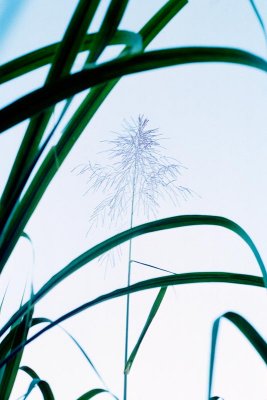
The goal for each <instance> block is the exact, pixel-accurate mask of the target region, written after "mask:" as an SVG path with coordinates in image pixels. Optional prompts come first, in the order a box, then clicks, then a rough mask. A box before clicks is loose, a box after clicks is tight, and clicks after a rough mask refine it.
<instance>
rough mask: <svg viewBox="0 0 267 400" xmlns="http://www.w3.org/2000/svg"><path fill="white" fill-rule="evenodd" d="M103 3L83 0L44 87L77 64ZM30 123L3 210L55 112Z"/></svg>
mask: <svg viewBox="0 0 267 400" xmlns="http://www.w3.org/2000/svg"><path fill="white" fill-rule="evenodd" d="M99 2H100V0H91V1H90V2H88V1H87V0H80V1H79V3H78V6H77V7H76V10H75V12H74V14H73V17H72V19H71V21H70V23H69V26H68V27H67V30H66V32H65V35H64V38H63V40H62V41H61V42H60V45H59V47H58V51H57V53H56V55H55V59H54V62H53V64H52V65H51V68H50V71H49V73H48V76H47V79H46V83H45V85H53V84H54V83H55V82H56V81H57V80H58V79H59V78H60V77H61V76H65V75H67V74H68V73H69V72H70V70H71V67H72V65H73V63H74V61H75V58H76V56H77V54H78V52H79V49H80V47H81V45H82V43H83V41H84V37H85V35H86V32H87V29H88V27H89V25H90V23H91V21H92V19H93V17H94V15H95V12H96V9H97V7H98V4H99ZM40 111H42V112H41V113H40V114H39V115H38V116H35V117H34V118H33V119H32V120H31V121H30V124H29V126H28V128H27V130H26V133H25V135H24V138H23V141H22V144H21V146H20V148H19V151H18V154H17V156H16V159H15V162H14V164H13V167H12V169H11V172H10V175H9V178H8V181H7V184H6V186H5V189H4V192H3V194H2V197H1V203H2V208H3V209H5V208H6V207H7V205H8V204H9V203H10V201H11V200H12V197H13V196H14V195H13V191H14V188H15V187H16V186H17V185H19V182H20V181H21V179H23V178H24V173H25V172H24V171H27V169H28V165H29V164H31V163H32V161H33V159H34V158H35V154H36V151H37V149H38V146H39V144H40V142H41V140H42V137H43V134H44V131H45V128H46V126H47V124H48V122H49V119H50V117H51V115H52V112H53V107H52V108H50V109H44V108H43V109H42V110H40Z"/></svg>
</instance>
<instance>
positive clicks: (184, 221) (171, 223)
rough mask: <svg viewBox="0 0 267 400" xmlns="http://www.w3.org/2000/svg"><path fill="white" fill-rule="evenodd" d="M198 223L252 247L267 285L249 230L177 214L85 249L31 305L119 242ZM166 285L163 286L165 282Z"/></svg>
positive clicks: (206, 217)
mask: <svg viewBox="0 0 267 400" xmlns="http://www.w3.org/2000/svg"><path fill="white" fill-rule="evenodd" d="M198 225H207V226H208V225H210V226H220V227H223V228H226V229H229V230H230V231H232V232H234V233H235V234H237V235H238V236H239V237H240V238H241V239H242V240H243V241H244V242H245V243H246V244H247V245H248V246H249V248H250V249H251V251H252V253H253V254H254V256H255V259H256V261H257V263H258V266H259V268H260V271H261V274H262V276H263V281H264V284H265V286H266V287H267V274H266V269H265V265H264V263H263V261H262V258H261V256H260V254H259V252H258V250H257V248H256V246H255V244H254V243H253V241H252V239H251V238H250V236H249V235H248V234H247V233H246V231H245V230H244V229H242V228H241V227H240V226H239V225H238V224H236V223H235V222H233V221H231V220H229V219H227V218H224V217H219V216H210V215H179V216H176V217H170V218H165V219H161V220H156V221H152V222H148V223H146V224H143V225H139V226H136V227H134V228H132V229H128V230H126V231H124V232H121V233H119V234H117V235H115V236H113V237H111V238H109V239H107V240H105V241H103V242H101V243H100V244H98V245H96V246H94V247H92V248H91V249H89V250H88V251H86V252H84V253H83V254H81V255H80V256H78V257H77V258H75V259H74V260H73V261H71V262H70V263H69V264H68V265H67V266H66V267H64V268H62V269H61V270H60V271H59V272H58V273H57V274H55V275H54V276H53V277H52V278H51V279H50V280H49V281H48V282H47V283H46V284H45V285H44V286H43V287H42V288H41V289H40V290H39V291H38V292H37V293H36V294H35V295H34V296H33V298H32V299H31V301H32V303H31V304H32V305H34V304H35V303H36V302H37V301H39V300H40V299H41V298H42V297H44V296H45V295H46V294H47V293H48V292H49V291H50V290H52V289H53V288H54V287H56V286H57V285H58V284H59V283H60V282H62V281H63V280H64V279H66V278H67V277H68V276H70V275H71V274H73V273H74V272H75V271H77V270H78V269H79V268H81V267H82V266H84V265H85V264H87V263H89V262H90V261H92V260H94V259H95V258H97V257H99V256H100V255H102V254H103V253H105V252H107V251H108V250H111V249H112V248H113V247H115V246H118V245H119V244H121V243H123V242H125V241H127V240H130V239H133V238H134V237H137V236H140V235H144V234H146V233H151V232H157V231H162V230H166V229H173V228H181V227H185V226H198ZM162 286H164V285H162ZM27 307H29V303H26V304H25V305H24V306H22V307H21V308H20V310H18V311H17V312H16V313H15V314H14V315H13V317H11V319H10V320H9V321H8V322H7V323H6V324H5V326H4V327H3V328H2V329H1V331H0V336H1V335H2V334H3V333H4V332H5V331H6V330H7V329H8V328H9V327H10V326H11V325H12V324H13V323H14V322H15V321H16V320H17V319H18V318H20V317H21V316H22V315H24V314H25V313H26V311H27Z"/></svg>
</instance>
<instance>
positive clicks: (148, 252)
mask: <svg viewBox="0 0 267 400" xmlns="http://www.w3.org/2000/svg"><path fill="white" fill-rule="evenodd" d="M2 1H3V0H2ZM0 2H1V0H0ZM76 3H77V2H76V1H72V0H68V1H66V0H64V1H63V0H57V1H50V0H49V1H48V0H28V1H26V2H25V6H24V7H23V8H22V9H21V10H20V13H19V14H18V15H17V17H16V19H15V20H14V22H13V25H12V27H11V29H9V30H8V31H7V32H6V36H5V41H6V42H5V45H4V47H3V51H2V53H1V55H0V57H1V62H4V61H6V60H9V59H11V58H12V57H15V56H19V55H21V54H24V53H26V52H28V51H31V50H33V49H35V48H39V47H41V46H44V45H47V44H49V43H51V42H54V41H56V40H60V38H61V37H62V34H63V31H64V28H65V26H66V23H67V21H68V19H69V18H70V16H71V13H72V12H73V10H74V7H75V4H76ZM107 4H108V2H107V1H103V4H102V7H103V8H102V12H103V11H104V10H105V6H106V5H107ZM162 4H164V1H159V0H157V1H156V0H154V1H153V2H152V1H150V0H146V1H145V2H144V1H141V0H132V1H130V4H129V7H128V10H127V14H126V16H125V18H124V19H123V21H122V24H121V28H123V29H132V30H138V29H139V28H140V27H141V26H142V25H143V24H144V22H145V21H146V20H147V19H148V18H149V16H150V15H152V14H153V13H154V12H155V11H156V10H157V9H158V8H159V7H160V6H161V5H162ZM257 5H258V7H259V9H260V11H261V13H262V16H263V19H264V20H265V21H266V19H267V5H266V2H265V1H263V0H261V1H257ZM100 16H101V13H100V14H99V19H98V21H95V22H94V26H93V28H94V29H97V27H98V24H99V20H100ZM93 28H92V30H93ZM191 45H213V46H232V47H237V48H241V49H244V50H247V51H251V52H253V53H255V54H257V55H260V56H262V57H265V55H266V44H265V42H264V35H263V33H262V31H261V29H260V27H259V24H258V22H257V19H256V17H255V14H254V13H253V12H252V8H251V6H250V2H249V1H248V0H235V1H234V2H233V1H230V0H224V1H222V0H218V1H215V0H191V1H189V4H188V5H187V6H186V7H185V8H184V9H183V10H182V11H181V13H180V14H179V15H178V16H177V17H176V18H174V19H173V21H171V23H170V24H169V25H168V26H167V27H166V29H164V31H163V32H162V33H161V34H160V35H159V36H158V38H157V39H156V40H155V41H154V42H153V43H152V44H151V46H150V49H157V48H164V47H176V46H191ZM106 57H108V54H107V55H106ZM46 72H47V68H43V69H42V70H40V71H38V72H35V73H34V74H31V75H30V74H28V75H27V76H25V77H23V78H20V79H18V80H17V82H15V81H11V82H10V83H8V84H6V85H4V86H3V88H1V89H0V90H1V92H0V101H1V105H5V104H8V103H9V102H10V101H12V99H14V98H16V97H17V96H20V95H22V94H24V93H27V92H28V91H30V90H32V89H33V88H35V87H38V86H39V85H40V84H41V83H42V81H43V79H44V77H45V73H46ZM266 89H267V81H266V75H265V74H264V73H263V72H259V71H256V70H253V69H249V68H247V67H239V66H236V65H235V66H233V65H223V64H212V65H207V64H205V65H197V64H195V65H187V66H186V65H185V66H179V67H173V68H166V69H164V70H160V71H153V72H145V73H142V74H138V75H132V76H129V77H127V78H125V79H123V80H121V82H120V83H119V84H118V85H117V86H116V88H115V89H114V90H113V92H112V93H111V95H110V96H109V98H108V99H107V100H106V101H105V103H104V104H103V105H102V107H101V108H100V110H99V111H98V112H97V114H96V115H95V117H94V118H93V120H92V121H91V123H90V125H89V126H88V127H87V128H86V130H85V132H84V134H83V135H82V137H81V138H80V139H79V141H78V142H77V144H76V146H75V147H74V149H73V150H72V151H71V153H70V154H69V156H68V157H67V159H66V161H65V162H64V164H63V166H62V168H60V170H59V171H58V173H57V175H56V177H55V179H54V180H53V182H52V183H51V185H50V187H49V188H48V190H47V193H46V194H45V196H44V198H43V199H42V201H41V202H40V205H39V207H38V209H37V210H36V212H35V214H34V216H33V218H32V219H31V221H30V222H29V224H28V226H27V227H26V232H27V233H28V234H29V235H30V237H31V239H32V243H33V246H34V251H35V257H36V260H35V265H34V267H33V268H34V288H35V290H36V289H38V288H39V287H40V286H41V285H42V284H43V283H44V282H45V281H46V280H47V279H48V278H50V277H51V276H52V275H53V274H54V273H55V272H56V271H58V270H59V269H60V268H61V267H63V266H64V265H65V264H66V263H67V262H69V261H71V260H72V259H73V258H74V257H76V256H77V255H78V254H80V253H81V252H83V251H85V250H86V249H88V248H89V247H90V246H92V245H93V244H95V243H97V242H99V241H101V240H103V239H104V238H106V237H108V236H110V235H112V234H113V233H115V232H116V229H118V228H115V229H114V230H110V229H108V228H107V227H104V228H101V227H100V228H99V229H98V230H97V231H96V232H94V234H93V235H88V236H86V232H87V230H88V220H89V217H90V213H91V212H92V211H93V209H94V206H95V205H96V204H98V203H99V201H101V200H102V198H103V194H101V193H97V194H94V195H90V194H89V195H87V196H83V193H84V192H85V190H86V178H85V177H84V176H80V177H76V176H75V175H74V174H73V173H71V170H72V169H73V167H75V166H76V165H77V164H79V163H83V162H84V163H86V162H87V161H88V160H91V161H92V162H99V163H101V162H103V163H104V162H107V161H106V160H105V159H104V158H103V155H102V154H99V151H101V150H102V149H103V143H101V141H102V140H106V139H109V138H111V137H112V133H111V132H112V131H120V129H121V126H122V122H123V119H124V118H126V119H129V118H131V117H134V118H136V117H137V115H138V114H140V113H141V114H145V115H146V116H147V117H148V118H149V119H150V121H151V127H158V128H159V131H160V133H162V134H163V135H164V136H165V137H167V138H168V140H166V141H165V142H164V146H165V147H166V153H168V155H170V156H172V157H175V158H177V159H178V160H179V161H181V162H182V163H183V164H184V165H185V166H187V167H188V169H187V170H185V172H184V174H183V176H182V177H181V184H184V185H186V186H189V187H190V188H192V189H193V190H194V191H195V192H196V193H197V194H198V196H197V195H195V197H194V198H192V199H191V200H190V201H188V202H184V203H183V202H182V203H181V205H180V207H179V208H177V207H174V206H173V205H171V204H170V203H167V202H166V203H164V204H162V207H161V209H160V212H159V214H158V217H159V218H161V217H165V216H170V215H176V214H213V215H221V216H224V217H227V218H230V219H233V220H234V221H235V222H237V223H239V224H240V225H241V226H242V227H243V228H244V229H246V230H247V232H248V233H249V234H250V235H251V237H252V239H253V240H254V242H255V243H256V245H257V247H258V249H259V250H260V253H261V255H262V257H263V259H264V261H265V262H267V248H266V228H265V227H266V221H267V207H266V192H267V191H266V173H267V167H266V159H267V146H266V144H267V143H266V106H267V90H266ZM81 96H82V95H81ZM81 96H77V100H75V104H78V101H79V99H80V98H81ZM25 126H26V123H23V124H21V125H20V126H17V127H14V128H12V129H10V130H9V131H8V132H7V133H4V134H2V135H1V137H0V162H1V177H0V185H1V186H3V185H4V181H5V179H6V176H7V174H8V170H9V168H10V166H11V163H12V160H13V157H14V154H15V152H16V149H17V147H18V145H19V142H20V140H21V138H22V134H23V131H24V129H25ZM61 128H62V127H60V129H59V131H58V133H57V136H56V138H55V139H54V140H55V141H56V140H57V138H58V137H59V135H60V131H61ZM0 191H1V189H0ZM136 221H138V222H144V218H142V216H139V217H138V219H137V220H136ZM125 247H127V246H124V248H125ZM133 251H134V258H135V259H138V260H141V261H144V262H147V263H151V264H155V265H157V266H159V267H162V268H167V269H168V268H169V269H172V270H174V271H176V272H187V271H195V270H198V271H204V270H213V271H230V272H233V271H237V272H243V273H250V274H254V275H260V271H259V270H258V267H257V265H256V262H255V260H254V258H253V256H252V255H251V253H250V251H249V249H248V248H247V247H246V246H245V245H244V244H243V243H242V242H241V241H240V239H239V238H237V237H236V236H234V235H233V234H232V233H231V232H227V231H224V230H223V229H222V228H206V227H205V228H204V227H199V228H194V229H193V228H191V229H180V230H173V231H171V232H163V233H157V234H153V235H148V236H146V237H143V238H139V239H137V240H135V241H134V244H133ZM126 258H127V257H126V254H125V251H124V252H123V255H122V258H121V260H118V262H117V264H116V265H115V266H114V267H110V266H106V267H105V266H103V265H99V264H98V263H97V262H93V263H91V264H90V265H88V266H86V267H85V268H83V269H82V270H81V271H79V272H78V273H77V274H75V275H74V276H72V277H71V278H69V279H68V280H67V281H66V282H65V283H64V284H62V285H60V286H59V287H58V288H57V289H56V290H54V291H53V292H52V293H51V294H50V295H49V296H48V297H47V299H45V300H44V301H41V302H40V303H39V304H38V306H37V307H36V315H40V316H46V317H49V318H51V319H55V318H56V317H58V316H60V315H61V314H63V313H64V312H66V311H67V310H69V309H70V308H73V307H75V306H77V305H79V304H80V303H81V302H85V301H88V300H89V299H92V298H94V297H95V296H97V295H99V294H101V293H103V292H107V291H110V290H113V289H115V288H117V287H120V286H124V285H125V284H126V263H127V260H126ZM31 269H32V249H31V246H30V244H29V242H27V241H26V240H24V239H21V241H20V242H19V244H18V246H17V248H16V250H15V252H14V254H13V256H12V258H11V260H10V262H9V263H8V265H7V269H6V271H5V273H4V276H3V282H2V285H3V287H4V285H5V283H6V282H7V281H8V280H10V279H11V277H13V276H14V275H15V274H16V277H18V279H17V281H20V284H18V286H16V284H15V283H12V282H11V284H10V289H9V292H8V295H7V302H6V307H5V308H4V314H3V320H5V319H6V318H7V317H8V315H9V314H10V313H11V310H12V307H14V303H15V302H17V304H18V302H19V298H20V294H21V290H22V288H23V286H24V282H25V279H26V277H27V273H28V272H29V271H31ZM157 275H158V274H156V273H155V272H154V271H151V270H147V269H144V268H141V267H140V266H135V267H134V273H133V280H134V281H138V280H141V279H146V278H150V277H154V276H157ZM19 278H20V279H19ZM155 295H156V291H151V292H149V293H142V294H139V295H134V296H133V301H132V304H133V312H132V315H133V321H134V322H133V321H132V323H131V336H130V347H131V346H133V345H134V344H135V341H136V339H137V337H138V335H139V333H140V330H141V329H142V326H143V324H144V321H145V320H146V317H147V314H148V312H149V308H150V306H151V304H152V302H153V300H154V298H155ZM228 310H232V311H236V312H239V313H240V314H241V315H243V316H244V317H246V318H247V319H248V320H249V321H250V322H251V323H252V324H253V325H254V326H255V327H256V328H257V329H258V330H259V332H260V333H261V334H262V335H263V336H265V337H266V333H267V325H266V318H265V316H266V311H265V310H266V296H264V295H263V290H262V289H258V288H252V289H251V288H246V287H240V288H239V287H236V286H235V287H234V286H232V285H229V286H228V285H219V284H217V285H195V286H187V287H183V288H182V287H179V288H178V287H177V288H169V289H168V293H167V295H166V299H165V300H164V303H163V305H162V307H161V309H160V311H159V313H158V315H157V318H156V319H155V321H153V324H152V326H151V329H150V331H149V334H148V336H147V337H146V339H145V341H144V343H143V345H142V348H141V350H140V354H139V355H138V357H137V358H136V360H135V364H134V366H133V368H132V371H131V373H130V375H129V400H145V399H153V400H159V399H163V398H166V399H170V400H172V399H177V398H180V399H183V400H187V399H188V400H191V399H192V400H193V399H200V400H202V399H203V400H204V399H206V396H207V392H206V391H207V382H208V357H209V348H210V335H211V327H212V322H213V321H214V320H215V318H217V317H218V316H219V315H221V314H222V313H223V312H225V311H228ZM64 326H65V327H66V328H67V329H69V331H70V332H71V333H72V334H73V335H74V336H75V337H76V338H77V339H78V340H79V341H80V342H81V344H82V345H83V346H84V348H85V349H86V350H87V351H88V354H89V356H90V357H92V360H93V361H94V362H95V364H96V366H97V368H98V369H99V371H100V372H101V374H102V376H103V378H104V379H105V381H106V382H107V384H108V386H109V388H110V389H111V390H112V391H113V392H114V393H115V394H117V395H118V396H119V397H120V398H121V391H122V370H123V349H124V345H123V340H124V300H122V299H121V300H116V301H112V302H111V303H109V304H104V305H101V306H97V307H96V308H94V309H92V310H89V311H87V312H85V313H83V314H82V315H80V316H77V317H75V318H73V319H72V320H70V321H67V322H66V323H65V324H64ZM221 329H222V331H221V336H220V340H219V348H218V364H217V366H216V373H215V383H214V394H217V395H221V396H222V397H224V399H225V400H236V399H238V400H239V399H240V400H251V399H252V398H253V399H255V400H262V399H264V396H266V392H267V384H266V381H267V380H266V370H265V367H264V365H263V362H262V361H261V360H260V359H259V357H258V356H257V355H256V353H255V352H254V351H253V350H252V349H251V348H250V346H249V344H248V342H247V341H246V340H245V339H243V338H242V336H241V334H240V333H239V332H238V331H237V330H236V328H235V327H234V326H232V325H230V323H223V324H222V326H221ZM51 360H53V366H51ZM24 362H25V363H28V364H29V365H30V366H32V367H34V369H35V370H36V371H37V372H38V373H39V374H40V376H41V377H42V378H43V379H47V380H48V381H49V383H51V386H52V388H53V389H54V390H55V393H56V399H57V400H58V399H59V400H60V399H64V400H74V398H77V397H78V396H79V395H81V394H82V393H83V392H84V391H86V390H89V389H90V388H94V387H99V386H101V383H100V382H99V380H98V379H97V377H96V376H95V375H94V373H93V372H92V371H91V370H90V367H89V366H88V365H86V362H85V361H84V360H83V359H82V356H81V355H80V354H79V352H78V351H77V350H76V349H75V347H74V346H73V345H72V344H71V342H70V340H69V339H68V338H66V336H65V335H64V334H63V333H62V332H60V330H59V329H55V330H54V331H51V332H49V333H47V334H45V335H44V336H43V337H42V338H39V339H38V340H37V341H36V342H35V343H33V344H31V345H30V346H29V347H28V350H26V351H25V356H24ZM21 375H22V373H21ZM69 382H71V384H69ZM26 384H27V381H25V379H24V376H19V381H18V385H17V387H16V390H15V392H14V395H13V397H12V400H13V399H14V400H15V399H16V398H17V397H18V396H19V395H21V394H23V392H24V390H25V388H26V386H27V385H26ZM101 396H102V398H103V399H110V398H111V397H110V396H108V395H101ZM29 398H30V399H37V400H38V399H39V398H40V397H39V393H38V391H36V392H33V394H32V396H31V397H29Z"/></svg>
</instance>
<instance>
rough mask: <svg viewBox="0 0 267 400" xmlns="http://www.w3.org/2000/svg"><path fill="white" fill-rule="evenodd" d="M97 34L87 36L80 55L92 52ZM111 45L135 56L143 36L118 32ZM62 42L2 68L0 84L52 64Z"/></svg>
mask: <svg viewBox="0 0 267 400" xmlns="http://www.w3.org/2000/svg"><path fill="white" fill-rule="evenodd" d="M96 35H97V34H96V33H91V34H87V35H86V36H85V39H84V42H83V44H82V45H81V47H80V49H79V53H81V52H83V51H86V50H90V48H91V45H92V42H93V41H94V40H95V37H96ZM110 45H125V46H127V47H126V51H127V53H128V54H135V53H138V52H140V51H141V50H142V38H141V35H140V34H138V33H135V32H132V31H126V30H119V31H116V32H115V34H114V36H113V37H112V39H111V41H110ZM59 46H60V42H57V43H54V44H50V45H49V46H45V47H42V48H40V49H38V50H35V51H32V52H31V53H28V54H25V55H23V56H20V57H18V58H16V59H14V60H12V61H9V62H7V63H6V64H3V65H1V66H0V84H3V83H5V82H8V81H10V80H11V79H15V78H18V77H20V76H21V75H24V74H27V73H29V72H31V71H33V70H36V69H38V68H41V67H43V66H45V65H47V64H51V63H52V61H53V58H54V56H55V54H56V52H57V51H58V48H59Z"/></svg>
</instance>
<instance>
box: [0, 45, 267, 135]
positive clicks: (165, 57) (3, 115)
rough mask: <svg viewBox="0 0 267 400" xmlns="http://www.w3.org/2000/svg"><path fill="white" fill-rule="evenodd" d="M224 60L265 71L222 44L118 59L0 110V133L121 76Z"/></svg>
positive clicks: (262, 62)
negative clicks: (82, 92)
mask: <svg viewBox="0 0 267 400" xmlns="http://www.w3.org/2000/svg"><path fill="white" fill-rule="evenodd" d="M207 62H224V63H233V64H240V65H245V66H249V67H252V68H255V69H258V70H260V71H264V72H267V62H266V61H265V60H264V59H263V58H261V57H258V56H256V55H254V54H252V53H249V52H247V51H243V50H239V49H232V48H222V47H184V48H176V49H166V50H156V51H150V52H147V53H142V54H137V55H133V56H128V57H123V58H119V59H116V60H113V61H109V62H107V63H103V64H101V65H97V66H91V67H90V68H89V67H88V68H87V69H86V70H83V71H80V72H77V73H75V74H72V75H71V76H66V77H63V78H60V79H58V80H57V81H56V82H53V83H50V84H47V85H45V86H44V87H43V88H41V89H37V90H35V91H34V92H32V93H30V94H28V95H26V96H23V97H22V98H20V99H19V100H17V101H15V102H14V103H13V104H11V105H9V106H7V107H5V108H4V109H2V110H1V111H0V132H3V131H4V130H6V129H8V128H11V127H12V126H13V125H15V124H17V123H19V122H22V121H24V120H25V119H27V118H30V117H33V116H34V115H35V114H37V113H40V112H41V111H43V110H46V109H47V108H49V107H51V106H53V105H54V104H56V103H58V102H59V101H62V100H64V99H66V98H69V97H72V96H74V95H75V94H76V93H80V92H81V91H83V90H85V89H89V88H90V87H93V86H96V85H99V84H101V83H105V82H107V81H109V80H112V79H116V78H119V77H121V76H125V75H129V74H133V73H137V72H142V71H148V70H153V69H157V68H164V67H170V66H174V65H182V64H189V63H207Z"/></svg>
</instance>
